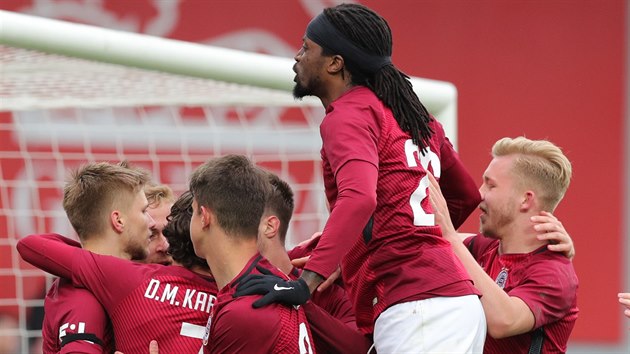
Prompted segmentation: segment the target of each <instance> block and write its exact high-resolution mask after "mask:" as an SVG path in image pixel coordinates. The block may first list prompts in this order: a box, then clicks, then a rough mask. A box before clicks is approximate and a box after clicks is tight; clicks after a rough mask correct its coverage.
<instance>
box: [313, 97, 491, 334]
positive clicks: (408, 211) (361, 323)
mask: <svg viewBox="0 0 630 354" xmlns="http://www.w3.org/2000/svg"><path fill="white" fill-rule="evenodd" d="M430 126H431V128H432V129H433V131H434V133H433V135H432V138H431V140H430V145H429V146H428V148H427V149H425V151H424V153H422V152H420V151H419V150H418V148H417V146H416V145H414V144H413V143H412V140H411V137H410V135H409V134H407V133H405V132H403V131H402V130H401V128H400V127H399V125H398V123H397V122H396V120H395V119H394V117H393V115H392V112H391V110H390V109H389V108H387V107H385V106H384V105H383V103H382V102H381V101H380V100H379V99H378V98H377V97H376V96H375V95H374V93H373V92H372V91H371V90H369V89H368V88H366V87H362V86H358V87H355V88H353V89H351V90H349V91H347V92H346V93H344V94H343V95H342V96H340V97H339V98H338V99H337V100H335V101H334V102H333V103H332V104H330V105H329V107H328V108H327V111H326V117H325V118H324V120H323V121H322V124H321V126H320V133H321V136H322V141H323V146H322V150H321V154H322V162H323V176H324V184H325V189H326V196H327V198H328V201H329V204H330V208H331V215H330V218H329V220H328V222H327V224H326V227H325V228H324V232H323V235H322V237H321V239H320V241H319V244H318V245H317V247H316V249H315V250H314V251H313V253H312V255H311V258H310V260H309V262H308V263H307V264H306V267H305V269H307V270H310V271H313V272H316V273H319V274H321V275H323V276H324V277H328V276H329V275H330V274H331V273H332V272H333V271H334V270H335V269H336V268H337V266H338V265H339V264H340V263H341V267H342V274H343V279H344V284H345V289H346V291H347V292H348V295H349V296H350V300H351V302H352V303H353V306H354V310H355V313H356V317H357V325H358V327H359V328H360V329H361V330H362V331H363V332H364V333H366V334H369V333H372V331H373V323H374V321H375V320H376V318H377V317H378V315H379V314H380V313H381V312H382V311H383V310H385V309H386V308H387V307H389V306H391V305H394V304H396V303H400V302H404V301H412V300H422V299H426V298H430V297H436V296H463V295H471V294H478V292H477V290H476V289H475V288H474V287H473V285H472V282H471V281H470V278H469V276H468V274H467V273H466V271H465V269H464V268H463V266H462V264H461V262H460V261H459V260H458V259H457V257H456V256H455V255H454V253H453V251H452V249H451V246H450V244H449V243H448V242H447V241H446V240H444V239H443V238H442V236H441V231H440V228H439V226H437V225H435V220H434V216H433V215H432V208H431V205H430V202H429V198H428V184H429V180H428V176H427V173H429V172H431V173H433V175H434V176H435V177H437V178H438V180H440V179H441V178H443V176H444V177H446V176H448V180H449V181H451V183H454V182H453V181H458V180H459V181H461V182H460V184H453V187H452V188H454V189H457V190H458V191H459V192H458V193H445V194H448V195H449V198H451V202H450V204H451V205H453V207H452V208H453V210H455V209H458V210H459V211H454V212H455V213H456V214H458V215H459V216H458V219H462V221H463V220H465V217H464V215H465V216H467V215H468V214H469V213H470V212H471V211H472V210H474V207H475V206H476V205H477V203H478V202H479V199H480V197H479V192H478V190H477V188H476V186H475V184H474V182H472V178H471V177H470V175H469V174H468V173H467V172H466V170H465V169H464V168H463V166H461V162H460V161H459V158H458V157H457V153H456V152H455V151H454V150H453V147H452V145H451V143H450V142H449V141H448V139H447V138H446V137H445V135H444V130H443V128H442V126H441V125H440V123H438V122H437V121H435V120H433V121H432V122H431V123H430ZM353 161H361V162H363V163H364V164H365V163H368V164H371V165H373V166H374V168H376V169H378V176H377V178H374V181H371V183H373V185H369V186H365V187H364V188H371V189H373V190H371V191H368V192H366V194H369V195H375V198H376V207H375V209H374V210H373V212H372V214H371V215H367V216H365V215H362V216H361V217H362V218H361V219H359V218H357V217H355V218H354V219H348V218H346V219H344V218H341V217H339V218H337V216H336V215H335V208H336V207H337V206H338V203H339V205H342V204H343V205H342V206H341V207H340V208H353V207H354V206H353V205H352V203H351V201H348V198H347V197H345V196H344V191H342V190H339V188H338V187H339V183H338V182H339V181H338V180H337V178H338V173H339V171H340V170H341V169H342V168H344V167H345V166H346V165H347V164H348V165H349V163H351V162H353ZM357 177H358V176H357ZM454 199H458V200H460V201H462V202H464V203H465V204H466V205H468V204H471V205H472V207H470V206H467V207H465V208H457V207H455V205H457V203H456V202H453V201H454ZM468 201H472V203H471V202H468ZM462 205H463V204H462ZM331 230H332V231H331Z"/></svg>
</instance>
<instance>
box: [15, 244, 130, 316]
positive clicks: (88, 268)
mask: <svg viewBox="0 0 630 354" xmlns="http://www.w3.org/2000/svg"><path fill="white" fill-rule="evenodd" d="M77 245H78V243H76V241H72V240H70V239H69V238H67V237H64V236H61V235H57V234H43V235H31V236H27V237H25V238H24V239H22V240H20V241H18V245H17V249H18V252H19V253H20V255H21V256H22V258H24V260H25V261H27V262H29V263H31V264H33V265H34V266H36V267H38V268H40V269H42V270H44V271H46V272H49V273H51V274H54V275H57V276H60V277H63V278H67V279H71V280H72V284H73V285H74V286H78V287H83V288H87V289H88V290H90V291H91V292H92V293H93V294H94V295H95V296H96V298H97V299H98V300H99V301H100V302H101V303H102V304H103V305H104V306H105V308H107V309H111V308H112V307H113V303H116V302H117V301H119V299H121V298H123V297H124V295H126V292H127V291H128V290H129V289H133V288H134V287H135V285H137V284H138V283H139V282H141V281H142V274H141V272H139V271H138V270H139V268H138V267H136V266H139V265H135V264H133V263H132V262H131V261H128V260H123V259H119V258H116V257H112V256H103V255H98V254H94V253H92V252H89V251H86V250H84V249H81V248H77ZM121 274H124V276H121ZM104 284H107V286H104Z"/></svg>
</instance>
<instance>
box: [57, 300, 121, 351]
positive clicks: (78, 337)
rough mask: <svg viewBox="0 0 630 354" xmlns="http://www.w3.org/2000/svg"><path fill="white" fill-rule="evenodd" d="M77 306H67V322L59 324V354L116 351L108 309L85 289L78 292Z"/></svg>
mask: <svg viewBox="0 0 630 354" xmlns="http://www.w3.org/2000/svg"><path fill="white" fill-rule="evenodd" d="M72 296H73V299H72V300H73V302H72V303H69V302H66V303H65V306H66V307H67V308H66V309H65V310H63V311H64V316H63V321H62V322H61V323H59V325H60V327H59V331H58V333H59V336H60V337H59V339H60V340H61V351H60V352H59V353H61V354H65V353H94V354H97V353H98V354H100V353H103V352H105V351H106V348H110V349H111V348H112V346H111V344H112V343H111V341H112V332H111V327H110V325H109V318H108V317H107V314H106V312H105V309H103V307H102V306H101V304H100V303H99V302H98V301H97V300H96V299H95V298H94V296H93V295H92V294H91V293H90V292H88V291H87V290H85V289H75V291H74V292H73V294H72Z"/></svg>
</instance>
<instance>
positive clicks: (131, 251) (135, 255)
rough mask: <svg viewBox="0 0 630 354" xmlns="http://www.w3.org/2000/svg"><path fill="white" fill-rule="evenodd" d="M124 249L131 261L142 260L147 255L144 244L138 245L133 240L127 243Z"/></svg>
mask: <svg viewBox="0 0 630 354" xmlns="http://www.w3.org/2000/svg"><path fill="white" fill-rule="evenodd" d="M124 251H125V253H126V254H128V255H129V257H130V259H131V260H132V261H144V260H145V259H146V258H147V256H148V255H149V254H148V251H147V247H146V246H143V245H140V244H138V243H137V242H134V241H133V240H131V242H129V243H127V245H126V246H125V250H124Z"/></svg>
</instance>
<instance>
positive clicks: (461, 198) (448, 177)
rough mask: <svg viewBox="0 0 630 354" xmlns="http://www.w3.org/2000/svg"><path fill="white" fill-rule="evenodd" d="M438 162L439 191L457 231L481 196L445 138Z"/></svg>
mask: <svg viewBox="0 0 630 354" xmlns="http://www.w3.org/2000/svg"><path fill="white" fill-rule="evenodd" d="M440 161H441V163H442V171H441V174H440V189H441V191H442V195H443V196H444V199H445V200H446V205H447V206H448V212H449V216H450V220H451V222H452V224H453V226H454V228H455V229H458V228H459V227H460V226H461V225H462V224H463V223H464V221H466V219H467V218H468V217H469V216H470V214H471V213H472V212H473V211H474V210H475V209H476V208H477V206H478V205H479V203H480V202H481V195H480V194H479V188H478V187H477V184H476V183H475V181H474V179H473V178H472V176H471V175H470V173H469V172H468V170H467V169H466V167H465V166H464V164H463V163H462V162H461V160H460V159H459V155H458V154H457V152H456V151H455V150H454V149H453V145H451V142H450V141H449V140H448V138H445V141H444V143H443V144H442V146H441V150H440Z"/></svg>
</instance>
